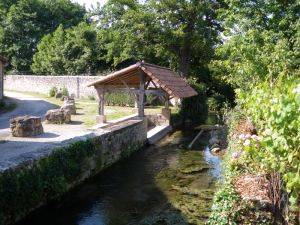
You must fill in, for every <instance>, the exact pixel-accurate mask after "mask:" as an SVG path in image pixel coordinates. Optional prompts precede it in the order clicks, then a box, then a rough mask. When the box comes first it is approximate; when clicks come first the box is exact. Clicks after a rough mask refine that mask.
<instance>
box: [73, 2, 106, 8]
mask: <svg viewBox="0 0 300 225" xmlns="http://www.w3.org/2000/svg"><path fill="white" fill-rule="evenodd" d="M72 1H73V2H78V3H79V4H81V5H83V4H85V6H86V7H87V8H90V7H91V5H96V3H97V2H100V4H101V5H103V4H104V3H105V2H106V1H107V0H72Z"/></svg>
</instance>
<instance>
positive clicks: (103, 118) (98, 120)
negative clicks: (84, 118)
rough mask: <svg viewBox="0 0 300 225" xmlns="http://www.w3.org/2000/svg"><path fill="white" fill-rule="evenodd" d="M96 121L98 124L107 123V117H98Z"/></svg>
mask: <svg viewBox="0 0 300 225" xmlns="http://www.w3.org/2000/svg"><path fill="white" fill-rule="evenodd" d="M96 121H97V123H106V116H105V115H97V116H96Z"/></svg>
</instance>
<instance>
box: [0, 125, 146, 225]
mask: <svg viewBox="0 0 300 225" xmlns="http://www.w3.org/2000/svg"><path fill="white" fill-rule="evenodd" d="M146 141H147V120H146V119H143V120H140V119H132V120H129V121H125V122H123V123H122V124H119V125H115V126H113V127H111V128H107V130H105V131H104V132H103V131H95V132H93V133H92V134H88V135H85V136H81V137H77V138H75V139H71V140H70V141H69V142H68V143H64V144H61V145H60V146H58V147H56V148H54V149H53V148H52V149H48V150H47V149H41V152H43V154H41V152H40V154H38V155H39V156H38V157H36V158H32V157H27V159H26V160H25V161H23V162H22V163H20V164H19V165H16V166H14V167H11V168H10V169H6V170H4V171H2V172H0V195H1V198H0V224H3V225H6V224H14V223H15V222H17V221H20V220H21V219H24V217H26V216H27V215H28V214H29V213H30V212H32V211H33V210H35V209H37V208H39V207H41V206H42V205H45V204H47V202H49V201H51V200H55V199H59V198H60V197H62V196H63V195H64V194H65V193H66V192H68V191H69V190H70V189H71V188H73V187H75V186H77V185H79V184H80V183H82V182H83V181H84V180H86V179H87V178H90V177H92V176H94V175H96V174H98V173H99V172H101V171H102V170H104V169H105V168H107V167H109V166H110V165H112V164H114V163H116V162H117V161H119V160H122V159H125V158H127V157H129V156H130V155H131V154H132V153H133V152H135V151H137V150H139V149H141V148H142V147H143V146H144V145H145V143H146Z"/></svg>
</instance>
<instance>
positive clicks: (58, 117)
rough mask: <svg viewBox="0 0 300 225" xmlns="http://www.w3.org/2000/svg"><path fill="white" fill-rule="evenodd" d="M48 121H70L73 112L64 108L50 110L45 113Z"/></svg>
mask: <svg viewBox="0 0 300 225" xmlns="http://www.w3.org/2000/svg"><path fill="white" fill-rule="evenodd" d="M45 119H46V122H48V123H54V124H62V123H70V122H71V112H70V111H65V110H63V109H51V110H48V111H47V113H46V115H45Z"/></svg>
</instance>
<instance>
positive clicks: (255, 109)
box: [239, 78, 300, 206]
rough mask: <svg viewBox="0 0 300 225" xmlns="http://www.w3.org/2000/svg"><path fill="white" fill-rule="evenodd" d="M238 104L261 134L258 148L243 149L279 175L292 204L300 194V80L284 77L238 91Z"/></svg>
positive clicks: (294, 203)
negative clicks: (275, 82) (273, 83)
mask: <svg viewBox="0 0 300 225" xmlns="http://www.w3.org/2000/svg"><path fill="white" fill-rule="evenodd" d="M283 93H284V94H283ZM239 104H241V105H242V107H243V108H244V110H245V112H246V114H247V115H249V116H250V117H251V118H252V120H253V121H254V123H255V124H256V126H257V127H258V129H259V134H260V135H261V137H262V140H261V141H260V145H259V147H255V146H249V148H246V151H247V153H248V155H249V157H251V160H254V162H255V163H259V166H260V169H267V170H274V171H278V172H280V173H281V174H282V177H283V180H284V181H285V187H286V191H287V192H288V193H290V200H291V203H292V204H293V205H294V206H295V205H296V204H297V203H298V200H299V197H300V196H299V193H300V134H299V127H300V114H299V109H300V80H299V79H297V78H294V79H289V80H286V79H284V80H280V81H279V82H278V83H277V84H276V85H273V86H272V87H270V85H269V84H268V83H263V84H261V85H259V86H258V87H256V88H254V89H253V90H252V91H251V93H249V92H247V93H245V92H242V91H241V92H239ZM263 105H264V106H268V107H262V106H263Z"/></svg>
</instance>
